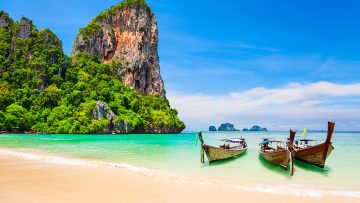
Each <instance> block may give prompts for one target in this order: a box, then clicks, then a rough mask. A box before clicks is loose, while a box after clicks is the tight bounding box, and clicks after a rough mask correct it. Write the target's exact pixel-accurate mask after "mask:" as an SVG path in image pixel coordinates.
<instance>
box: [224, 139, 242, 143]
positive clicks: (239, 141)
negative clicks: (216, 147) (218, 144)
mask: <svg viewBox="0 0 360 203" xmlns="http://www.w3.org/2000/svg"><path fill="white" fill-rule="evenodd" d="M220 141H224V142H231V143H244V141H245V139H244V138H230V139H222V140H220Z"/></svg>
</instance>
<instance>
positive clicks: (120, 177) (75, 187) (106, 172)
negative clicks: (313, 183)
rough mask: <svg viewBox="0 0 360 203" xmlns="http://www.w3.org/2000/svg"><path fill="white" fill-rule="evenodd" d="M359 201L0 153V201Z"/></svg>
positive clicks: (357, 200)
mask: <svg viewBox="0 0 360 203" xmlns="http://www.w3.org/2000/svg"><path fill="white" fill-rule="evenodd" d="M224 201H236V202H247V201H249V202H267V203H271V202H276V203H279V202H284V203H285V202H287V203H288V202H292V203H297V202H307V203H310V202H319V203H320V202H360V200H359V199H352V198H343V197H330V196H329V197H327V196H325V197H305V196H293V195H278V194H270V193H263V192H254V191H246V190H239V189H234V188H229V187H225V186H219V185H209V184H208V185H204V184H200V183H196V182H187V181H185V182H184V181H176V180H172V179H168V178H159V177H152V176H146V175H143V174H139V173H136V172H133V171H129V170H126V169H121V168H106V167H98V168H94V167H86V166H69V165H63V164H56V163H49V162H46V161H41V160H31V159H28V158H24V157H19V156H12V155H8V154H6V155H4V154H0V202H4V203H5V202H28V203H30V202H175V203H177V202H179V203H180V202H224Z"/></svg>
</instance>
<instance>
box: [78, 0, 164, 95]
mask: <svg viewBox="0 0 360 203" xmlns="http://www.w3.org/2000/svg"><path fill="white" fill-rule="evenodd" d="M157 47H158V26H157V22H156V18H155V15H154V14H153V13H152V12H151V10H150V8H149V7H148V6H147V5H146V3H145V1H144V0H127V1H125V2H123V3H121V4H119V5H118V6H115V7H112V8H111V9H110V10H108V11H105V12H103V13H101V14H100V15H99V16H97V17H96V18H95V19H94V20H93V21H92V22H91V23H90V24H89V25H88V26H87V27H85V28H83V29H81V30H80V32H79V33H78V35H77V37H76V40H75V44H74V47H73V51H72V55H76V54H79V53H81V52H84V53H88V54H91V55H95V56H97V57H98V58H99V60H100V61H101V62H102V63H109V62H115V63H116V64H118V65H119V66H121V68H120V69H119V71H118V74H120V75H121V76H122V81H123V82H124V83H125V84H127V85H129V86H130V87H132V88H133V89H134V90H136V91H137V92H140V93H147V94H159V95H160V96H161V97H163V98H165V89H164V83H163V80H162V78H161V75H160V66H159V56H158V52H157Z"/></svg>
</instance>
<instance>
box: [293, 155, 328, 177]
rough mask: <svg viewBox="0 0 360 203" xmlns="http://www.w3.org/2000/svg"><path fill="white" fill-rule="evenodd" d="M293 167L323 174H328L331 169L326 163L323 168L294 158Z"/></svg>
mask: <svg viewBox="0 0 360 203" xmlns="http://www.w3.org/2000/svg"><path fill="white" fill-rule="evenodd" d="M294 167H295V170H296V168H301V169H304V170H307V171H311V172H314V173H319V174H323V175H324V176H328V174H329V172H330V170H331V168H330V167H328V166H326V165H325V166H324V168H320V167H318V166H315V165H312V164H309V163H306V162H303V161H299V160H296V159H294Z"/></svg>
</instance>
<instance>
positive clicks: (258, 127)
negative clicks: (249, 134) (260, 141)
mask: <svg viewBox="0 0 360 203" xmlns="http://www.w3.org/2000/svg"><path fill="white" fill-rule="evenodd" d="M243 131H268V130H267V129H266V128H262V127H260V126H258V125H254V126H253V127H251V128H250V129H247V128H244V129H243Z"/></svg>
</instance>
